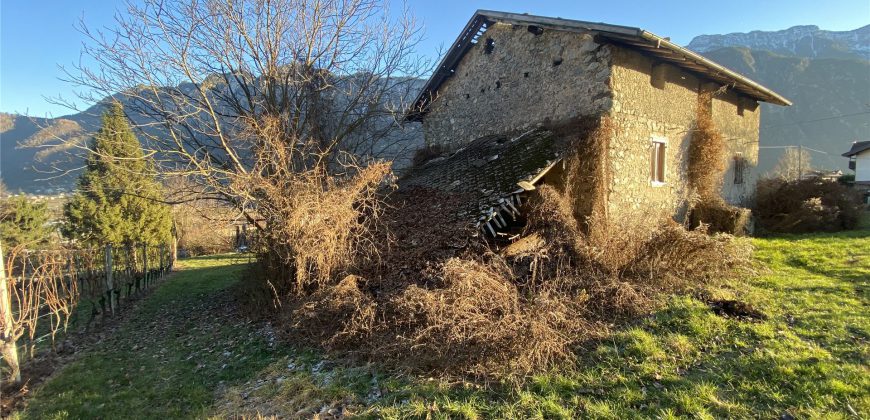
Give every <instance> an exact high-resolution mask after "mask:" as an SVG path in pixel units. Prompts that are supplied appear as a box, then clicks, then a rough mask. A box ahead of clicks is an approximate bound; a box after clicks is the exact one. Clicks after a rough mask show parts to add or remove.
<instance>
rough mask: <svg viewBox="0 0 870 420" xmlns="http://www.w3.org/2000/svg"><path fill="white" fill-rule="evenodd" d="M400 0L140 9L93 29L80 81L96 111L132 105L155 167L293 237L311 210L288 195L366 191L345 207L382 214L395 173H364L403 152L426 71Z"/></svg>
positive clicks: (75, 77)
mask: <svg viewBox="0 0 870 420" xmlns="http://www.w3.org/2000/svg"><path fill="white" fill-rule="evenodd" d="M388 3H389V2H387V1H378V0H239V1H225V0H194V1H181V0H144V1H142V2H132V1H131V2H129V3H128V5H127V10H126V13H123V14H119V15H118V16H117V17H116V25H115V27H114V28H109V29H104V30H93V29H91V28H88V27H87V26H86V25H84V24H82V27H81V29H82V31H83V33H84V34H85V35H87V37H88V38H89V40H90V41H91V42H90V43H89V44H88V45H86V47H85V48H84V54H86V55H88V56H90V57H91V59H92V60H93V61H94V62H95V63H96V65H95V66H92V67H82V66H78V67H76V68H75V69H72V70H70V71H68V73H67V74H68V79H69V81H71V82H72V83H74V84H75V85H77V86H78V87H79V88H81V89H82V90H83V91H85V92H86V94H84V95H82V96H83V99H85V100H87V101H89V102H94V101H97V100H99V99H100V98H102V97H104V96H107V95H114V97H115V99H118V100H120V101H121V102H123V103H124V106H125V112H126V113H127V115H128V117H130V119H131V120H132V122H133V124H134V125H135V126H137V128H139V129H140V130H141V133H142V135H141V136H140V138H142V139H143V148H144V149H145V155H146V156H147V157H148V158H150V159H155V160H156V161H158V162H159V164H158V165H155V168H156V170H159V171H161V172H162V173H164V174H172V175H180V176H184V177H186V178H188V180H189V181H191V182H192V183H193V184H195V186H196V187H195V188H193V189H192V190H193V191H196V192H197V194H195V196H196V198H199V199H202V198H207V199H216V200H222V201H225V202H227V203H230V204H231V205H232V206H234V207H235V208H236V209H238V210H239V211H240V212H242V213H243V214H244V215H245V217H246V218H247V219H248V221H249V222H250V223H252V224H253V225H254V226H256V227H257V228H259V229H261V230H264V229H266V228H267V226H274V227H276V229H277V230H275V231H276V232H278V231H285V232H286V229H284V227H286V226H289V225H293V224H294V223H291V222H288V221H287V220H286V218H287V217H289V216H291V215H294V214H297V215H298V214H304V213H305V212H304V211H303V212H301V213H300V212H299V211H297V210H294V209H289V208H287V207H286V206H291V205H299V202H298V201H293V200H290V201H288V200H286V199H285V197H283V196H284V195H288V194H294V191H293V190H290V189H288V188H294V187H300V185H303V184H304V185H306V187H305V188H303V189H305V190H306V191H308V192H309V193H310V191H309V188H308V187H316V188H315V190H319V191H322V192H323V193H324V194H327V195H328V193H331V192H330V191H331V190H334V191H345V192H351V191H353V192H354V193H358V194H360V196H359V198H360V200H355V199H350V200H349V201H343V202H342V203H343V204H346V203H349V206H350V207H349V209H351V210H352V211H353V212H356V213H357V215H362V213H361V212H366V214H367V215H373V214H376V213H377V212H376V211H373V209H374V208H375V207H376V206H375V205H374V203H373V202H372V201H371V199H373V195H372V194H371V190H372V189H374V188H377V187H378V186H380V185H382V184H383V182H384V181H389V180H390V176H389V171H384V166H383V165H380V164H378V165H374V166H372V167H373V168H374V169H373V170H372V171H370V172H369V173H368V174H364V175H363V176H361V174H362V173H363V172H365V170H366V169H367V168H369V167H370V165H372V164H373V163H375V162H376V161H378V160H379V159H382V158H384V157H394V156H396V155H400V154H401V153H402V152H403V151H404V150H403V149H404V148H405V146H406V145H405V143H404V142H403V138H402V136H397V135H396V133H397V130H400V129H401V127H400V121H401V118H400V117H401V115H402V111H403V110H404V109H405V108H406V105H407V104H406V103H405V100H410V99H412V96H413V94H415V93H416V90H417V89H418V87H419V84H418V83H417V82H418V76H420V75H422V74H424V73H425V72H426V71H427V63H426V62H424V61H423V60H421V59H419V58H418V57H417V56H415V55H414V48H415V47H416V45H417V43H418V41H419V39H420V33H419V29H418V25H417V24H416V22H415V20H414V18H413V17H412V16H410V14H409V13H408V11H407V9H403V10H402V11H400V13H399V14H397V15H394V14H392V13H390V10H389V8H388ZM77 147H85V148H86V147H87V145H83V144H78V145H77ZM373 174H379V175H380V176H379V177H377V176H374V175H373ZM360 176H361V178H359V179H363V180H365V182H362V184H360V183H359V182H358V180H357V179H356V178H357V177H360ZM188 198H189V197H187V198H185V199H188ZM315 201H316V200H315ZM360 201H364V202H366V203H368V204H364V205H361V204H360ZM343 204H342V205H343ZM358 219H360V218H359V217H354V218H348V219H347V220H358ZM360 223H364V222H360ZM351 231H355V229H351ZM363 231H364V230H363ZM336 235H338V236H342V235H339V234H338V233H336ZM342 237H343V236H342ZM267 238H268V236H267ZM345 239H346V238H345ZM357 239H358V238H357ZM357 239H354V240H353V241H352V242H354V243H364V242H365V241H361V240H357ZM302 242H304V241H302ZM302 242H300V246H301V244H302ZM288 249H289V250H290V251H288V252H291V253H292V252H293V251H292V250H293V249H295V247H293V246H290V247H289V248H288ZM282 258H283V259H284V260H285V261H286V262H288V263H290V264H292V261H295V260H296V257H295V256H293V255H289V254H288V255H284V256H283V257H282ZM311 270H314V271H318V270H317V269H316V267H315V268H312V267H306V269H305V271H311ZM325 271H326V272H332V271H333V270H332V268H326V269H325Z"/></svg>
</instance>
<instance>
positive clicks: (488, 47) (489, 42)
mask: <svg viewBox="0 0 870 420" xmlns="http://www.w3.org/2000/svg"><path fill="white" fill-rule="evenodd" d="M493 50H495V40H493V39H492V38H487V39H486V44H484V45H483V53H484V54H492V51H493Z"/></svg>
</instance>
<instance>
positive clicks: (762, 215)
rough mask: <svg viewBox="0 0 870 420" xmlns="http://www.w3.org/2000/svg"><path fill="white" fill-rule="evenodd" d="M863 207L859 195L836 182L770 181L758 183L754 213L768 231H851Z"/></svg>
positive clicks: (775, 179)
mask: <svg viewBox="0 0 870 420" xmlns="http://www.w3.org/2000/svg"><path fill="white" fill-rule="evenodd" d="M863 208H864V205H863V204H861V198H860V196H859V194H858V193H857V192H856V191H855V190H853V189H851V188H849V187H846V186H844V185H842V184H840V183H837V182H831V181H824V180H820V179H802V180H795V181H786V180H783V179H779V178H771V179H762V180H760V181H758V186H757V188H756V192H755V206H754V209H753V213H754V214H755V216H756V219H757V223H758V226H759V228H760V229H763V230H765V231H769V232H783V233H802V232H816V231H826V232H830V231H838V230H843V229H854V228H855V227H856V226H857V224H858V221H859V219H860V217H861V212H862V210H863Z"/></svg>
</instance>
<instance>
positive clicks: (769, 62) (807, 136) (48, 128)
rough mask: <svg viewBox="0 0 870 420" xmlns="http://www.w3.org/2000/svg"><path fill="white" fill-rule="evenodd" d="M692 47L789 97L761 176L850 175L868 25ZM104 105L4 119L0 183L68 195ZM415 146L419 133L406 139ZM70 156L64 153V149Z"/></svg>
mask: <svg viewBox="0 0 870 420" xmlns="http://www.w3.org/2000/svg"><path fill="white" fill-rule="evenodd" d="M688 48H689V49H692V50H694V51H697V52H699V53H701V54H703V55H705V56H707V57H709V58H711V59H712V60H714V61H716V62H718V63H720V64H722V65H725V66H727V67H729V68H731V69H733V70H735V71H737V72H740V73H742V74H744V75H746V76H748V77H750V78H751V79H753V80H755V81H758V82H760V83H761V84H763V85H765V86H767V87H769V88H771V89H773V90H774V91H776V92H778V93H780V94H782V95H784V96H785V97H787V98H789V99H790V100H791V101H792V102H793V103H794V105H793V106H791V107H781V106H776V105H770V104H762V113H761V146H762V149H761V154H760V162H759V169H758V170H759V171H760V172H762V173H764V172H767V171H769V170H770V169H771V168H772V167H773V166H774V165H775V163H776V161H777V160H778V158H779V156H780V155H781V154H782V151H783V150H784V149H783V148H784V147H788V146H796V145H803V146H807V147H809V148H811V149H815V150H818V151H819V152H813V156H812V157H813V162H814V166H817V167H820V168H828V169H843V170H845V169H846V160H845V159H844V158H842V157H840V153H843V152H844V151H846V150H848V149H849V145H850V144H851V143H852V142H853V141H856V140H868V139H870V25H867V26H864V27H861V28H858V29H855V30H852V31H826V30H821V29H819V28H818V27H817V26H795V27H792V28H789V29H785V30H781V31H752V32H748V33H731V34H724V35H701V36H698V37H696V38H694V39H693V40H692V41H691V42H690V43H689V44H688ZM421 84H422V83H421ZM103 109H104V108H103V105H102V104H97V105H94V106H93V107H91V108H89V109H88V110H86V111H84V112H80V113H77V114H71V115H68V116H64V117H60V118H54V119H46V118H30V117H25V116H21V115H15V114H0V177H2V180H3V182H4V183H5V184H6V186H7V188H8V189H9V190H10V191H24V192H29V193H49V194H50V193H55V192H59V191H64V190H68V189H70V188H71V187H72V186H73V185H74V184H75V176H74V175H69V174H67V175H60V174H63V173H65V172H67V171H74V170H75V169H76V168H78V167H80V166H81V165H82V160H81V157H79V156H77V154H76V153H68V152H70V151H71V150H68V149H69V147H68V146H64V144H65V143H64V140H70V139H72V140H82V139H83V138H86V137H87V136H88V135H89V134H88V133H91V132H93V131H94V130H96V129H97V128H98V127H99V121H100V114H101V113H102V110H103ZM401 135H402V136H408V139H409V141H413V142H415V144H421V143H422V139H421V136H422V132H421V130H419V128H417V129H412V130H410V131H406V132H404V133H402V134H401ZM65 149H66V150H65Z"/></svg>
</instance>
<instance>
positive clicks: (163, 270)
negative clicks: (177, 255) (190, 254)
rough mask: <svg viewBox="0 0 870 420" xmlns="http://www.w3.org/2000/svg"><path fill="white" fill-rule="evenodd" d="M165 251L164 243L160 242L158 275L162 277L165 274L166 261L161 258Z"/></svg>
mask: <svg viewBox="0 0 870 420" xmlns="http://www.w3.org/2000/svg"><path fill="white" fill-rule="evenodd" d="M165 253H166V244H160V276H161V277H162V276H163V275H164V274H166V262H165V261H164V260H163V256H164V255H165Z"/></svg>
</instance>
